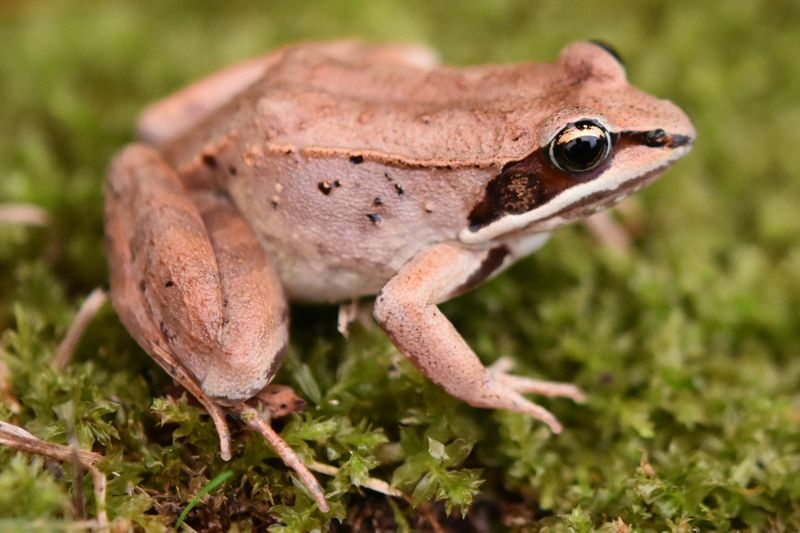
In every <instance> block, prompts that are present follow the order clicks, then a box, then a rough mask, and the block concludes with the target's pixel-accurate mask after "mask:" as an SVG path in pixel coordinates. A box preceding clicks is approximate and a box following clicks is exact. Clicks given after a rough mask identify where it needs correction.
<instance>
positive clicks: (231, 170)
mask: <svg viewBox="0 0 800 533" xmlns="http://www.w3.org/2000/svg"><path fill="white" fill-rule="evenodd" d="M236 172H237V171H236V167H235V166H233V165H228V174H230V175H231V176H235V175H236Z"/></svg>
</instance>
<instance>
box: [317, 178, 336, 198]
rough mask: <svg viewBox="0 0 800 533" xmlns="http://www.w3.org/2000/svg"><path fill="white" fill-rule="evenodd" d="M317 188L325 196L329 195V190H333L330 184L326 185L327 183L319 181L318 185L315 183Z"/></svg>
mask: <svg viewBox="0 0 800 533" xmlns="http://www.w3.org/2000/svg"><path fill="white" fill-rule="evenodd" d="M317 188H318V189H319V190H320V192H322V194H324V195H325V196H327V195H329V194H330V193H331V190H333V188H332V187H331V184H330V183H328V182H327V181H320V182H319V183H317Z"/></svg>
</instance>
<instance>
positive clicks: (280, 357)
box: [266, 344, 286, 382]
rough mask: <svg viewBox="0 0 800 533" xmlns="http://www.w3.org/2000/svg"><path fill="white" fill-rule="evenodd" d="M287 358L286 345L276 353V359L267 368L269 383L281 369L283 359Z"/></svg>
mask: <svg viewBox="0 0 800 533" xmlns="http://www.w3.org/2000/svg"><path fill="white" fill-rule="evenodd" d="M285 356H286V345H285V344H284V345H283V346H282V347H281V348H280V349H279V350H278V351H277V352H275V357H273V358H272V361H271V362H270V364H269V367H268V368H267V372H266V374H267V381H268V382H269V381H270V380H271V379H272V377H273V376H274V375H275V373H276V372H277V371H278V369H279V368H280V367H281V363H283V358H284V357H285Z"/></svg>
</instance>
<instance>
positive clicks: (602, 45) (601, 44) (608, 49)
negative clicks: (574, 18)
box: [589, 39, 625, 67]
mask: <svg viewBox="0 0 800 533" xmlns="http://www.w3.org/2000/svg"><path fill="white" fill-rule="evenodd" d="M589 42H590V43H592V44H594V45H596V46H599V47H600V48H602V49H603V50H605V51H606V52H608V53H609V54H611V55H612V56H613V57H614V59H616V60H617V63H619V64H620V65H622V66H623V67H625V62H624V61H623V60H622V56H621V55H619V52H617V50H616V49H615V48H614V47H613V46H611V45H610V44H608V43H607V42H605V41H602V40H600V39H592V40H591V41H589Z"/></svg>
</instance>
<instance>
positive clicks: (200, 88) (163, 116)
mask: <svg viewBox="0 0 800 533" xmlns="http://www.w3.org/2000/svg"><path fill="white" fill-rule="evenodd" d="M283 53H284V50H278V51H276V52H273V53H271V54H267V55H264V56H261V57H256V58H253V59H248V60H246V61H242V62H240V63H237V64H235V65H233V66H230V67H228V68H226V69H224V70H221V71H219V72H215V73H214V74H211V75H209V76H207V77H205V78H203V79H201V80H199V81H196V82H195V83H193V84H191V85H189V86H188V87H185V88H183V89H181V90H180V91H178V92H176V93H173V94H171V95H170V96H167V97H166V98H164V99H162V100H159V101H157V102H155V103H153V104H151V105H150V106H148V107H147V109H145V110H144V111H143V112H142V114H141V116H140V117H139V122H138V124H137V128H136V129H137V132H138V135H139V138H140V139H141V140H142V141H144V142H146V143H148V144H150V145H152V146H163V145H164V144H166V143H168V142H169V141H170V140H172V139H174V138H175V137H178V136H179V135H181V134H182V133H185V132H187V131H189V130H190V129H191V128H192V127H193V126H195V125H196V124H199V123H200V122H201V121H202V120H203V119H205V118H207V117H208V116H209V115H211V114H212V113H213V112H214V111H216V110H217V109H219V108H221V107H222V106H223V105H224V104H226V103H228V102H230V101H231V99H233V97H234V96H235V95H237V94H238V93H240V92H242V91H243V90H245V89H246V88H247V87H248V86H250V85H251V84H252V83H254V82H255V81H256V80H258V79H259V78H261V76H262V75H263V74H264V72H266V71H267V70H268V69H269V68H270V67H271V66H272V65H273V64H275V63H276V62H278V61H279V60H280V59H281V58H282V57H283Z"/></svg>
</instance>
